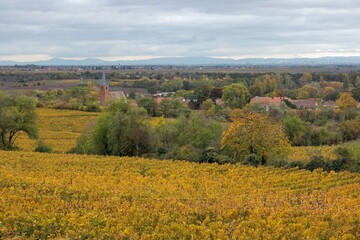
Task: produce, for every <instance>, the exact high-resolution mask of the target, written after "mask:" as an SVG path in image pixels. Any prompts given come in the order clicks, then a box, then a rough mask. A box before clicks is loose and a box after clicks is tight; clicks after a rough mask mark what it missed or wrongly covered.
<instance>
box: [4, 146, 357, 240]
mask: <svg viewBox="0 0 360 240" xmlns="http://www.w3.org/2000/svg"><path fill="white" fill-rule="evenodd" d="M0 166H1V167H0V239H8V238H12V239H24V238H27V239H28V238H32V239H45V238H65V239H85V238H103V239H359V238H360V218H359V216H360V175H359V174H351V173H348V172H341V173H334V172H330V173H327V172H323V171H320V170H315V171H314V172H310V171H304V170H298V169H286V170H285V169H276V168H271V167H258V168H254V167H247V166H241V165H217V164H197V163H190V162H184V161H160V160H146V159H140V158H118V157H102V156H81V155H65V154H43V153H25V152H3V151H2V152H0Z"/></svg>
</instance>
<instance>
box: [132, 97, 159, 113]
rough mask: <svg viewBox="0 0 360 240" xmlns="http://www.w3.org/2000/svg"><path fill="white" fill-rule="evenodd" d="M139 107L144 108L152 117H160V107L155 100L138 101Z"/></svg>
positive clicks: (143, 99) (141, 99) (142, 99)
mask: <svg viewBox="0 0 360 240" xmlns="http://www.w3.org/2000/svg"><path fill="white" fill-rule="evenodd" d="M137 103H138V105H139V107H142V108H144V109H145V110H146V111H147V113H148V115H149V116H150V117H156V116H159V105H158V104H157V103H156V100H155V98H140V99H139V100H137Z"/></svg>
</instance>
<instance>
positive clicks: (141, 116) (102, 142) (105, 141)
mask: <svg viewBox="0 0 360 240" xmlns="http://www.w3.org/2000/svg"><path fill="white" fill-rule="evenodd" d="M147 123H148V121H147V114H146V111H145V109H143V108H134V107H131V106H130V105H129V103H127V102H125V101H117V102H113V103H111V105H110V107H109V112H108V113H107V114H105V115H103V116H101V117H99V119H98V121H97V123H96V125H95V127H94V128H93V129H92V130H91V131H90V134H89V133H84V134H83V136H82V137H81V138H80V139H79V141H78V144H77V148H76V149H75V152H78V153H95V154H104V155H117V156H139V155H142V154H145V153H149V152H151V150H152V146H153V141H151V136H152V135H151V134H150V127H149V126H148V124H147Z"/></svg>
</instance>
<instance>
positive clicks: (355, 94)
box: [351, 86, 360, 101]
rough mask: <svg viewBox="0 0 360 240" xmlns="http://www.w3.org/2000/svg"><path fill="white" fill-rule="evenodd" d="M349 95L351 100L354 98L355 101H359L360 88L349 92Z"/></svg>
mask: <svg viewBox="0 0 360 240" xmlns="http://www.w3.org/2000/svg"><path fill="white" fill-rule="evenodd" d="M351 93H352V96H353V98H355V100H356V101H360V86H359V87H357V88H354V89H353V90H351Z"/></svg>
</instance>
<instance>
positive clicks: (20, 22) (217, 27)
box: [0, 0, 360, 57]
mask: <svg viewBox="0 0 360 240" xmlns="http://www.w3.org/2000/svg"><path fill="white" fill-rule="evenodd" d="M359 9H360V3H359V1H351V0H343V1H341V2H339V1H323V0H317V1H314V0H311V1H310V0H301V1H300V0H293V1H285V0H274V1H265V0H253V1H234V0H223V1H221V2H220V1H215V0H207V1H205V0H199V1H193V0H192V1H190V0H183V1H172V0H153V1H145V0H131V1H130V0H120V1H115V0H107V1H100V0H98V1H97V0H62V1H60V0H53V1H47V0H46V1H45V0H31V1H30V0H22V1H20V0H0V46H1V47H0V55H18V54H19V55H20V54H29V55H31V54H45V55H49V56H53V57H101V56H104V57H105V56H141V55H154V56H178V55H181V56H191V55H197V56H199V55H204V56H250V55H254V56H271V55H276V54H287V55H297V54H309V55H311V54H318V53H324V54H325V52H326V50H331V51H332V52H338V53H344V52H347V53H351V52H355V53H356V51H355V49H360V41H359V40H360V34H359V33H360V28H359V27H358V23H359V22H360V16H359V15H358V14H357V13H358V10H359Z"/></svg>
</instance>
